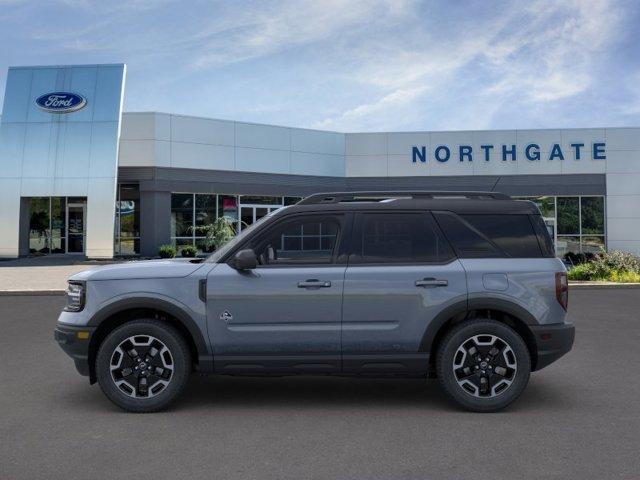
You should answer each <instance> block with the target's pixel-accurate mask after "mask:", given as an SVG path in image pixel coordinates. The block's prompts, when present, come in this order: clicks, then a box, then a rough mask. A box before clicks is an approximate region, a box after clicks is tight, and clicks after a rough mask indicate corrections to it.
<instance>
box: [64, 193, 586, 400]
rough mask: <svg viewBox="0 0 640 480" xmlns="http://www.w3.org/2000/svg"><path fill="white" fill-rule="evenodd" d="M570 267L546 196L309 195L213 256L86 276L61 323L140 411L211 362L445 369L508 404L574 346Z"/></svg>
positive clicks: (351, 369) (228, 368)
mask: <svg viewBox="0 0 640 480" xmlns="http://www.w3.org/2000/svg"><path fill="white" fill-rule="evenodd" d="M567 300H568V285H567V276H566V271H565V268H564V265H563V264H562V262H561V261H560V260H559V259H557V258H556V257H555V254H554V250H553V243H552V241H551V238H550V237H549V233H548V232H547V229H546V227H545V224H544V222H543V219H542V217H541V215H540V212H539V210H538V208H537V207H536V206H535V205H534V204H533V203H531V202H528V201H521V200H513V199H511V198H510V197H508V196H506V195H503V194H499V193H493V192H491V193H484V192H405V191H402V192H356V193H353V192H352V193H327V194H317V195H312V196H310V197H307V198H305V199H304V200H302V201H301V202H299V203H298V204H296V205H293V206H290V207H285V208H283V209H281V210H278V211H276V212H274V213H272V214H270V215H269V216H267V217H265V218H263V219H262V220H260V221H258V222H257V223H255V224H253V225H252V226H250V227H249V228H246V229H244V230H243V231H242V232H241V233H240V234H239V235H237V236H236V237H235V238H234V239H233V240H232V241H230V242H229V243H228V244H226V245H225V246H224V247H222V248H220V249H219V250H217V251H216V252H215V253H213V254H212V255H211V256H209V257H208V258H206V259H204V260H203V259H192V260H188V259H176V260H153V261H144V262H129V263H124V264H119V265H112V266H105V267H101V268H97V269H94V270H89V271H85V272H82V273H79V274H76V275H74V276H72V277H71V278H70V279H69V286H68V291H67V306H66V307H65V308H64V311H63V312H62V313H61V314H60V317H59V319H58V323H57V327H56V330H55V338H56V340H57V341H58V343H59V344H60V345H61V347H62V348H63V349H64V350H65V352H67V353H68V354H69V355H70V356H71V357H72V358H73V360H74V362H75V365H76V368H77V370H78V371H79V372H80V373H81V374H82V375H87V376H88V377H89V379H90V382H91V383H95V382H96V381H97V382H98V383H99V384H100V387H101V388H102V390H103V392H104V393H105V395H106V396H107V397H108V398H109V399H110V400H111V401H113V402H114V403H115V404H116V405H118V406H120V407H122V408H123V409H125V410H129V411H134V412H152V411H157V410H160V409H162V408H164V407H166V406H167V405H168V404H169V403H170V402H171V401H172V400H174V399H175V398H176V397H177V396H178V394H179V393H180V392H181V391H182V389H183V388H184V387H185V385H186V383H187V379H188V377H189V374H190V373H191V372H193V371H196V372H201V373H212V374H218V375H254V376H257V375H260V376H264V375H273V376H281V375H298V374H304V375H308V374H322V375H345V376H346V375H349V376H356V375H360V376H392V377H393V376H396V377H400V376H402V377H423V378H424V377H437V379H438V381H439V383H440V385H441V386H442V389H443V390H444V392H445V393H446V394H447V395H448V396H449V397H450V398H451V399H453V400H454V401H455V402H457V403H458V404H459V405H460V406H462V407H464V408H466V409H468V410H473V411H478V412H490V411H496V410H499V409H501V408H504V407H505V406H507V405H508V404H510V403H511V402H513V401H514V400H515V399H516V398H517V397H518V396H519V395H520V394H521V393H522V391H523V390H524V388H525V386H526V384H527V382H528V380H529V374H530V372H532V371H535V370H539V369H541V368H543V367H545V366H547V365H549V364H550V363H551V362H553V361H555V360H557V359H558V358H559V357H561V356H562V355H563V354H565V353H566V352H568V351H569V350H570V349H571V346H572V344H573V339H574V327H573V324H571V323H569V322H567V321H566V319H565V317H566V309H567Z"/></svg>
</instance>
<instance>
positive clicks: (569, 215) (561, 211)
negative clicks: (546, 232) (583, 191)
mask: <svg viewBox="0 0 640 480" xmlns="http://www.w3.org/2000/svg"><path fill="white" fill-rule="evenodd" d="M578 200H579V199H578V197H558V235H580V204H579V202H578Z"/></svg>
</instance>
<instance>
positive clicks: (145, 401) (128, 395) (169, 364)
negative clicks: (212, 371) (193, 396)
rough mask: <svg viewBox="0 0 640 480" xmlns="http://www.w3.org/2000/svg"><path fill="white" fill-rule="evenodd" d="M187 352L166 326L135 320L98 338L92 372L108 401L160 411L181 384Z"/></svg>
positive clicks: (187, 362)
mask: <svg viewBox="0 0 640 480" xmlns="http://www.w3.org/2000/svg"><path fill="white" fill-rule="evenodd" d="M190 372H191V353H190V351H189V347H188V345H187V343H186V341H185V339H184V338H183V336H182V335H181V334H180V333H179V332H178V331H177V330H176V329H175V328H173V327H172V326H171V325H168V324H166V323H163V322H160V321H158V320H153V319H139V320H133V321H130V322H127V323H125V324H124V325H121V326H120V327H118V328H116V329H115V330H113V331H112V332H111V333H109V335H107V337H106V338H105V339H104V341H103V342H102V344H101V345H100V348H99V350H98V355H97V357H96V376H97V379H98V384H99V385H100V388H101V389H102V391H103V392H104V394H105V395H106V396H107V398H108V399H109V400H111V401H112V402H113V403H115V404H116V405H117V406H119V407H120V408H122V409H124V410H126V411H129V412H136V413H149V412H157V411H159V410H163V409H165V408H166V407H167V406H168V405H169V404H170V403H171V402H173V401H174V400H175V399H176V397H177V396H178V395H179V394H180V393H181V392H182V390H183V389H184V387H185V386H186V383H187V380H188V378H189V373H190Z"/></svg>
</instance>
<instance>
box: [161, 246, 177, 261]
mask: <svg viewBox="0 0 640 480" xmlns="http://www.w3.org/2000/svg"><path fill="white" fill-rule="evenodd" d="M158 255H160V258H173V257H175V256H176V249H175V248H173V245H160V248H158Z"/></svg>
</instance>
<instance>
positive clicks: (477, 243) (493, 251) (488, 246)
mask: <svg viewBox="0 0 640 480" xmlns="http://www.w3.org/2000/svg"><path fill="white" fill-rule="evenodd" d="M434 216H435V217H436V220H438V223H439V224H440V227H441V228H442V230H443V231H444V233H445V235H446V236H447V238H448V239H449V241H450V242H451V244H452V245H453V248H455V249H456V253H457V254H458V256H459V257H460V258H486V257H502V256H503V253H502V252H500V250H498V248H497V247H496V246H495V245H494V244H493V243H492V242H491V241H489V240H488V239H487V238H486V237H485V236H484V235H483V234H482V233H481V232H479V231H478V230H476V229H474V228H473V227H472V226H471V225H469V224H468V223H467V222H465V221H463V220H462V219H461V218H460V217H458V215H456V214H454V213H451V212H434Z"/></svg>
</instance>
